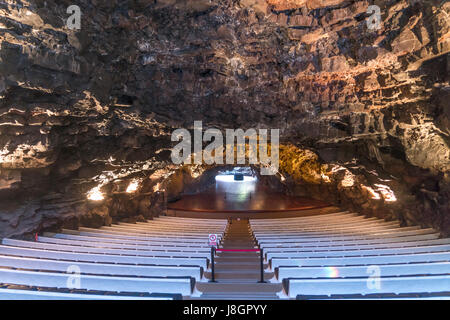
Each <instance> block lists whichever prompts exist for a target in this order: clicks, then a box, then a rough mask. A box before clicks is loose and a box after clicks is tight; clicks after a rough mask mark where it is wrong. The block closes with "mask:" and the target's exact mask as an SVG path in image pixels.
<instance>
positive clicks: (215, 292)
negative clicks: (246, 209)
mask: <svg viewBox="0 0 450 320" xmlns="http://www.w3.org/2000/svg"><path fill="white" fill-rule="evenodd" d="M220 249H225V250H251V249H258V246H257V245H256V242H255V240H254V238H253V236H252V232H251V229H250V225H249V223H248V220H246V219H245V220H237V219H233V220H231V219H230V222H229V223H228V227H227V230H226V232H225V235H224V237H223V240H222V244H221V246H220ZM266 267H267V265H266V264H264V268H266ZM260 270H261V269H260V254H259V252H246V251H243V252H233V251H224V252H217V256H216V258H215V280H216V281H217V282H215V283H212V282H208V283H197V289H198V290H199V291H201V292H203V294H202V296H201V297H200V298H201V299H271V300H273V299H278V296H277V295H276V293H277V292H280V291H281V290H282V287H281V284H273V283H258V281H259V280H260V275H261V273H260V272H261V271H260ZM205 276H206V278H208V279H211V272H206V273H205ZM273 276H274V274H273V273H272V272H265V273H264V278H265V280H266V281H267V280H269V279H271V278H273Z"/></svg>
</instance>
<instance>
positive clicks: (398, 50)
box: [0, 0, 450, 236]
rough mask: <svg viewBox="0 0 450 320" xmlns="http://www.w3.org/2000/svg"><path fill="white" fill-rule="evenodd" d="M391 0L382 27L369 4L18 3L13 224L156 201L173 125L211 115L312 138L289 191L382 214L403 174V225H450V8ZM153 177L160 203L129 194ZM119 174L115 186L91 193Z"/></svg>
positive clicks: (154, 205) (75, 217)
mask: <svg viewBox="0 0 450 320" xmlns="http://www.w3.org/2000/svg"><path fill="white" fill-rule="evenodd" d="M378 2H380V3H379V5H380V9H381V13H382V24H381V26H380V29H379V30H368V28H367V24H366V20H365V19H366V18H367V17H368V14H366V11H367V8H368V6H369V5H370V4H371V2H370V1H344V0H267V1H265V0H241V1H231V0H213V1H210V0H192V1H190V0H189V1H187V0H164V1H159V0H158V1H146V0H138V1H115V0H111V1H90V0H82V1H78V2H77V4H78V5H79V6H80V7H81V11H82V14H83V15H82V24H81V30H79V31H77V30H73V31H71V30H68V29H67V28H66V27H65V25H64V19H63V18H62V17H68V16H69V15H68V14H67V13H66V9H67V6H68V5H69V4H67V3H66V2H62V1H56V0H46V1H43V0H33V1H30V0H29V1H20V3H19V1H14V0H9V1H6V4H3V5H1V7H0V16H1V20H0V23H1V24H2V28H4V29H5V30H7V32H4V33H2V34H1V35H0V39H1V47H0V97H1V100H0V168H1V169H0V197H2V201H1V203H2V206H4V207H5V208H4V209H1V208H0V230H1V231H2V232H3V234H8V235H11V234H13V235H19V234H25V233H32V232H35V231H37V230H41V229H45V228H49V227H58V226H61V225H64V224H73V225H76V224H78V223H81V222H80V221H81V216H82V215H84V214H85V215H86V216H89V215H90V216H92V217H94V216H95V217H94V218H92V219H91V220H93V219H94V220H95V223H94V224H98V221H103V222H104V223H108V221H109V220H108V219H105V218H104V216H105V212H106V210H103V209H102V210H97V209H95V208H96V206H107V207H108V213H107V215H109V216H111V217H112V218H113V219H123V218H127V217H129V215H132V214H134V213H133V212H135V213H136V214H137V215H138V216H142V217H144V216H145V215H146V214H150V213H149V212H152V213H156V212H157V211H158V208H160V206H161V201H163V200H161V198H160V196H158V195H157V194H156V193H155V192H156V190H159V189H160V186H158V183H162V182H163V181H164V180H165V179H168V178H167V176H168V175H170V173H172V172H174V170H175V169H176V168H173V167H171V166H170V157H169V155H170V151H168V150H167V148H169V147H170V133H171V132H172V131H173V129H174V128H175V127H191V126H192V124H193V122H194V120H202V121H203V123H204V126H205V127H206V126H208V125H210V126H217V127H219V128H243V129H245V128H256V127H267V128H279V129H281V139H282V140H283V142H284V143H286V145H288V144H289V143H291V144H293V145H295V146H298V147H300V148H301V150H306V149H308V150H311V154H310V155H308V154H309V153H308V152H309V151H308V152H306V151H305V152H306V153H305V154H304V153H303V151H302V154H301V155H300V156H299V158H298V159H297V162H296V163H297V165H293V163H292V161H290V160H289V159H291V160H292V159H294V158H293V153H295V152H294V151H293V150H291V151H290V152H288V154H290V155H289V156H287V159H286V162H285V163H284V165H285V167H282V171H283V172H284V173H286V174H287V175H288V176H291V177H287V178H288V179H287V180H288V181H287V182H288V184H289V188H290V192H294V193H299V194H309V195H311V196H319V195H320V194H322V195H323V196H324V195H327V197H328V198H329V199H331V200H330V201H333V202H335V203H338V204H342V205H343V206H345V205H349V206H351V207H355V209H361V208H363V209H364V210H365V212H367V213H368V214H378V215H381V216H383V215H384V214H385V213H383V212H385V211H383V210H385V209H384V206H383V205H379V204H378V203H377V202H376V200H377V199H375V198H377V197H381V198H382V197H383V192H384V193H385V194H388V193H386V192H387V191H386V189H383V188H381V187H377V186H375V184H380V185H388V187H389V188H390V189H392V190H394V193H395V194H396V196H397V201H396V202H397V204H396V205H399V207H398V211H399V213H398V214H399V216H398V217H399V218H400V219H402V220H403V221H405V223H420V224H422V225H432V226H435V227H438V228H441V230H445V231H446V232H450V216H449V215H448V212H449V211H450V208H449V202H450V201H449V198H450V187H449V180H450V177H449V173H448V172H449V170H450V160H449V155H450V151H449V147H448V146H449V138H448V137H449V134H450V108H449V101H450V87H449V79H448V74H449V70H450V62H449V59H450V58H449V54H448V52H449V50H450V23H449V19H448V16H449V14H450V4H449V3H448V2H445V1H439V0H430V1H409V0H401V1H378ZM378 2H377V3H378ZM310 156H311V157H312V158H314V159H315V160H314V161H312V162H311V161H309V160H308V159H310ZM299 163H302V164H304V165H300V166H299V165H298V164H299ZM338 166H341V167H343V168H345V170H348V171H349V172H351V174H352V175H354V176H355V178H354V179H353V178H352V179H353V180H355V182H354V185H351V182H350V178H349V176H350V175H349V173H346V172H347V171H345V170H337V169H336V170H337V171H336V170H335V172H332V168H334V167H338ZM318 168H320V170H318ZM161 170H162V171H163V172H161ZM341 175H342V177H341ZM143 176H150V177H153V178H150V179H148V180H149V181H150V182H148V181H147V180H146V181H147V182H145V181H144V182H143V184H144V185H145V187H144V188H143V189H140V190H139V192H143V193H151V194H153V195H152V196H151V199H150V200H149V199H148V197H147V198H145V197H144V196H143V197H142V198H138V199H134V200H132V201H131V200H130V198H131V196H130V194H129V195H128V196H126V195H122V194H121V192H123V193H126V189H127V186H128V185H129V183H130V182H131V181H132V179H135V178H142V177H143ZM301 177H303V178H302V179H298V178H301ZM346 177H347V178H346ZM120 179H122V180H123V181H122V182H117V183H116V182H115V181H116V180H120ZM327 179H329V180H330V182H329V184H326V183H325V182H324V181H327ZM380 180H390V181H384V182H383V181H380ZM342 181H344V182H343V183H342ZM146 183H147V184H146ZM103 184H104V186H105V190H104V192H105V194H107V195H111V194H112V193H114V192H116V193H118V194H116V196H114V199H111V198H110V197H109V196H108V197H107V199H105V200H104V201H105V203H103V204H97V205H96V204H95V203H91V202H86V193H87V192H89V190H92V189H93V188H95V187H97V186H99V185H103ZM352 188H357V189H352ZM325 190H328V191H327V192H326V193H325ZM352 190H353V191H352ZM381 190H385V191H383V192H382V191H381ZM363 194H365V195H366V196H363ZM369 197H373V198H374V199H373V200H374V202H376V203H375V204H374V203H371V202H370V201H366V200H367V199H368V198H369ZM363 199H365V200H364V201H366V202H364V201H363ZM100 202H101V201H100ZM94 209H95V210H94ZM133 210H134V211H133ZM386 210H388V211H389V210H391V209H386ZM94 211H95V212H94ZM92 212H94V213H92ZM92 214H93V215H92ZM100 216H101V217H103V218H99V219H97V218H96V217H100ZM386 216H388V214H387V213H386ZM84 223H89V222H86V219H85V220H84ZM0 236H1V234H0Z"/></svg>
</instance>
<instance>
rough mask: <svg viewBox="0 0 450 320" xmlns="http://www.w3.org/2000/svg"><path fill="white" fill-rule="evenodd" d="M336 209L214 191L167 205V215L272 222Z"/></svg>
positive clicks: (275, 196)
mask: <svg viewBox="0 0 450 320" xmlns="http://www.w3.org/2000/svg"><path fill="white" fill-rule="evenodd" d="M336 211H338V208H336V207H332V206H330V205H329V204H327V203H325V202H322V201H319V200H314V199H309V198H303V197H294V196H288V195H285V194H282V193H277V192H270V191H268V190H264V189H259V190H257V191H256V192H254V193H247V194H236V193H218V192H214V191H209V192H204V193H199V194H192V195H184V196H182V198H181V199H180V200H178V201H176V202H173V203H169V204H168V206H167V214H168V215H171V216H178V217H198V218H221V219H222V218H238V217H239V218H252V219H254V218H275V217H280V218H281V217H295V216H307V215H313V214H314V215H315V214H321V213H329V212H336Z"/></svg>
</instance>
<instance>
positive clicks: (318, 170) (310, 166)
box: [280, 144, 324, 184]
mask: <svg viewBox="0 0 450 320" xmlns="http://www.w3.org/2000/svg"><path fill="white" fill-rule="evenodd" d="M323 171H324V169H323V167H322V165H321V163H320V161H319V156H318V155H317V154H316V153H314V152H312V151H311V150H307V149H300V148H298V147H296V146H294V145H290V144H289V145H281V146H280V172H282V173H287V174H288V175H289V176H291V177H292V178H293V179H294V181H296V182H301V181H304V182H308V183H313V184H320V183H321V182H322V181H323V178H322V174H323V173H324V172H323Z"/></svg>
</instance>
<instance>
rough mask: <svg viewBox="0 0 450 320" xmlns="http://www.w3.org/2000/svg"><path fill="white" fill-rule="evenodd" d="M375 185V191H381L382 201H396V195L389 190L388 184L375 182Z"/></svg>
mask: <svg viewBox="0 0 450 320" xmlns="http://www.w3.org/2000/svg"><path fill="white" fill-rule="evenodd" d="M374 186H375V187H377V191H378V192H379V193H381V195H382V196H383V199H384V201H386V202H395V201H397V197H396V196H395V194H394V191H392V190H391V188H389V187H388V186H386V185H384V184H375V185H374Z"/></svg>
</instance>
